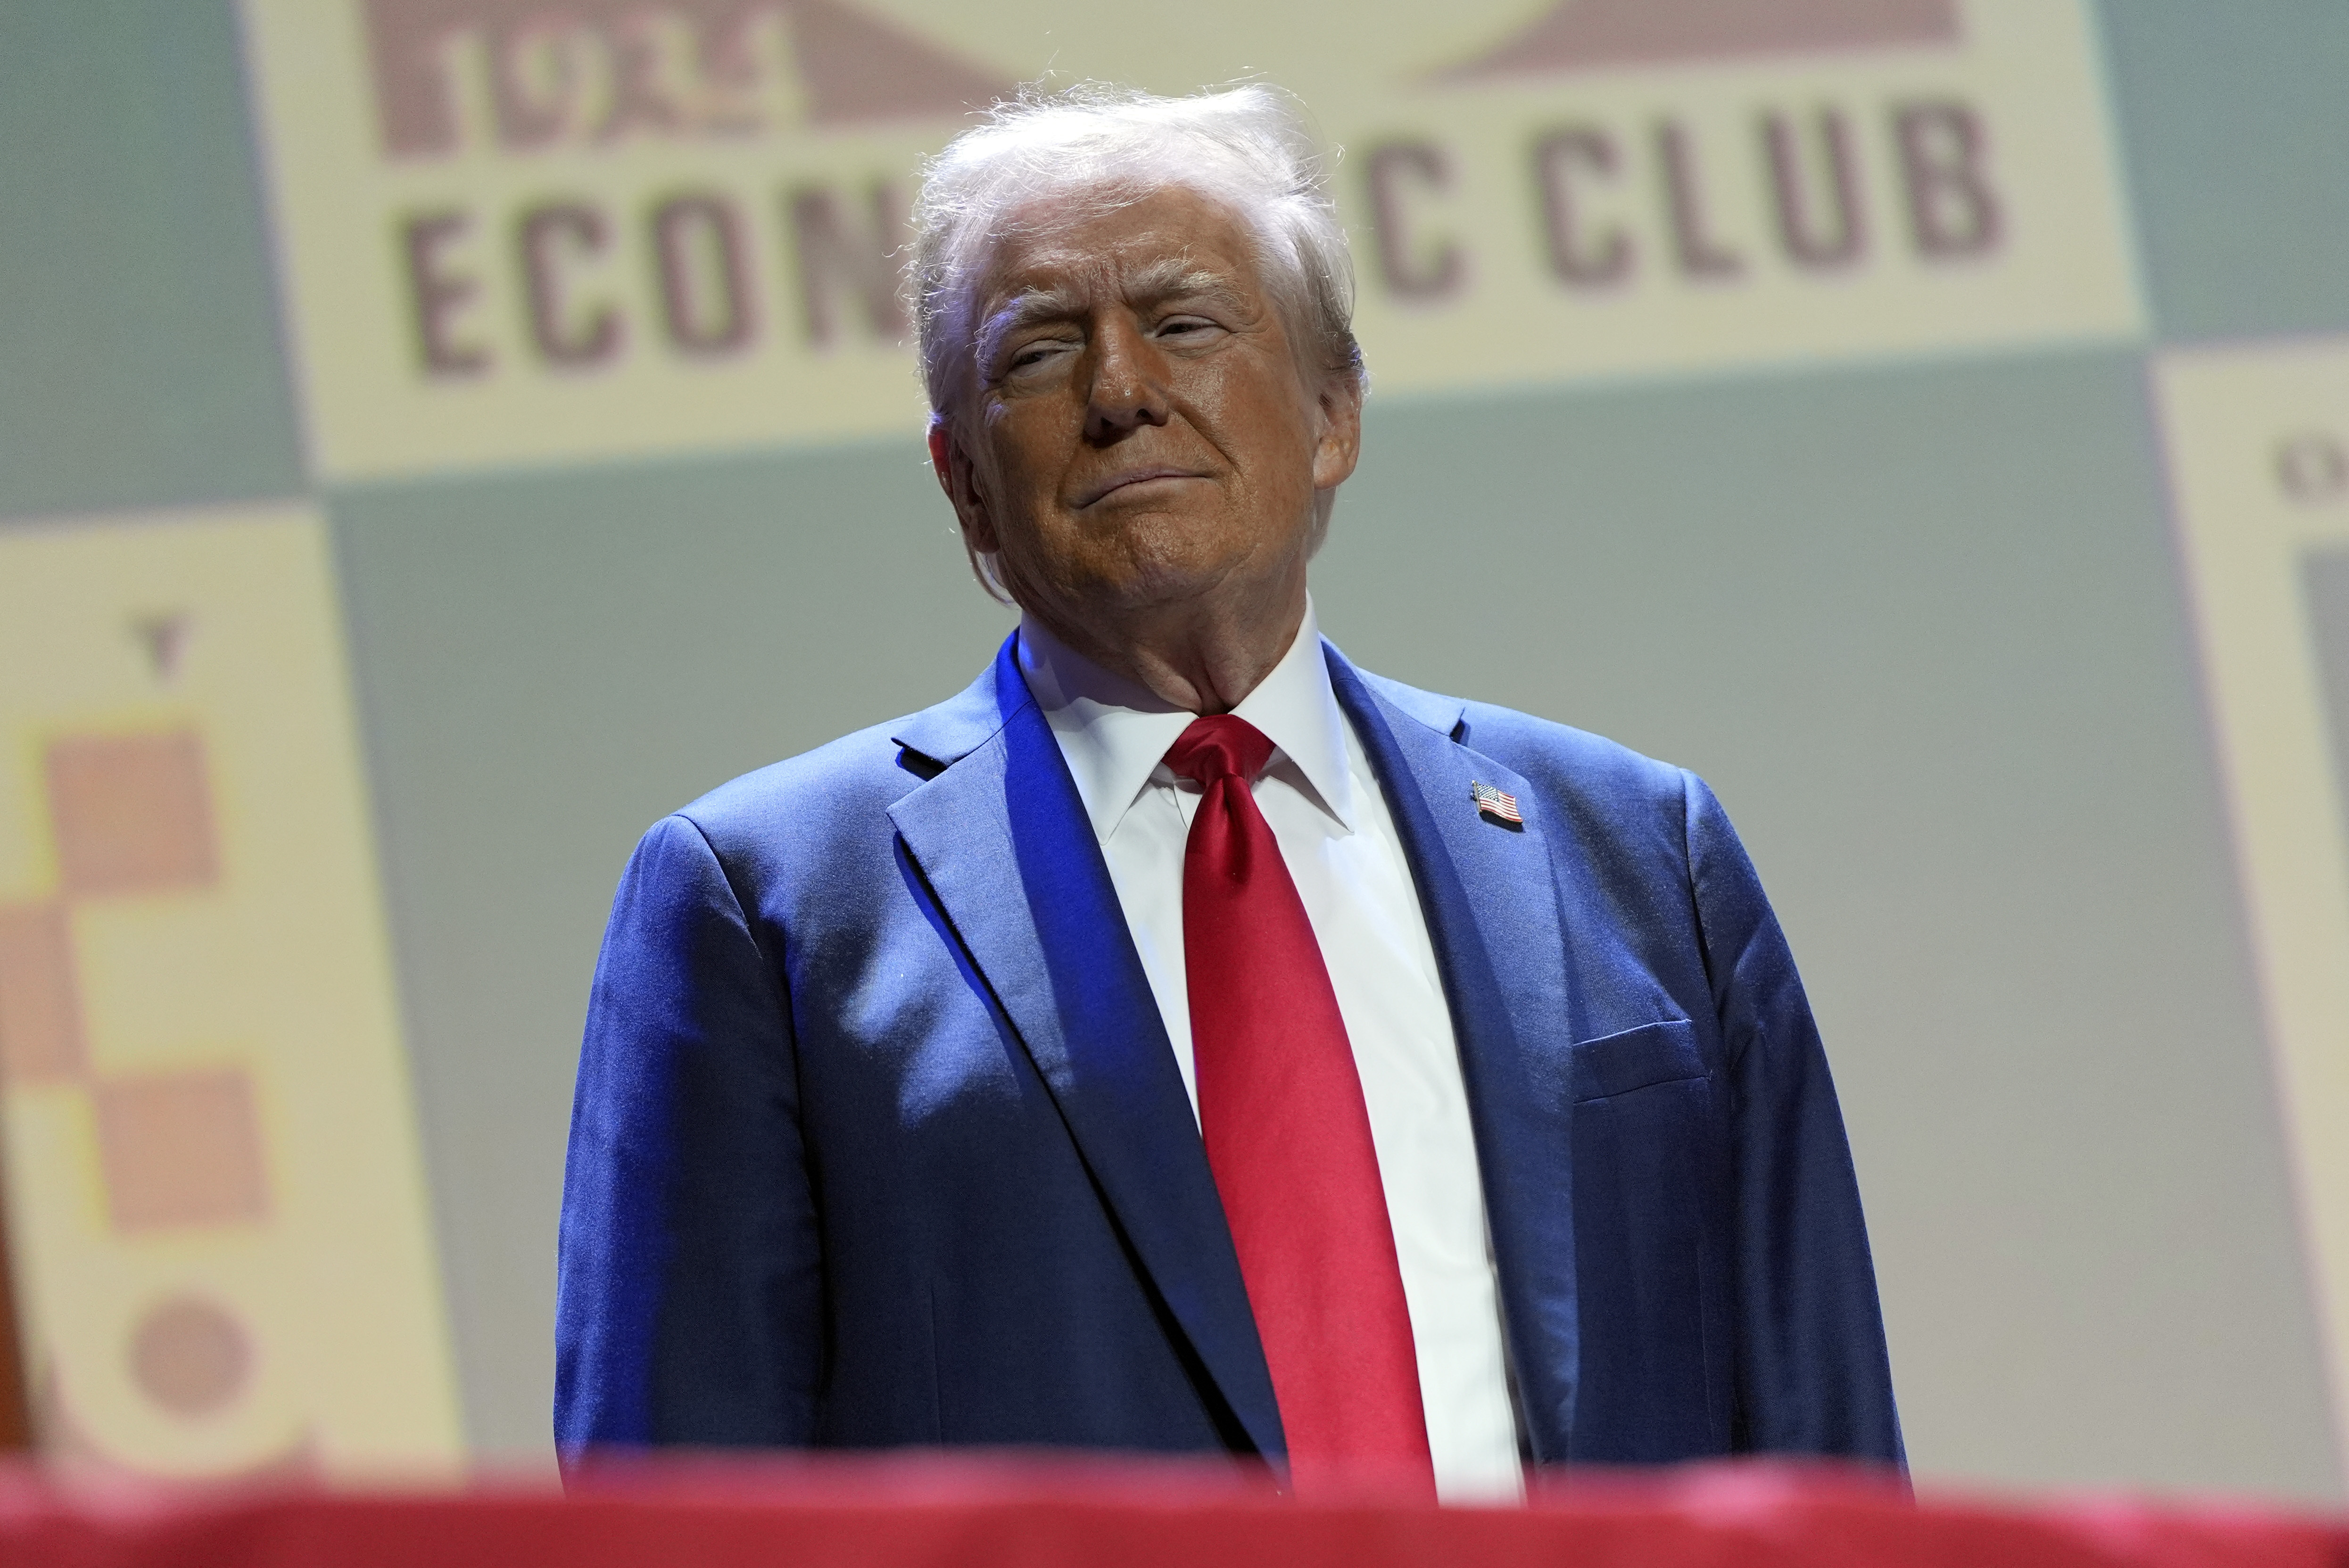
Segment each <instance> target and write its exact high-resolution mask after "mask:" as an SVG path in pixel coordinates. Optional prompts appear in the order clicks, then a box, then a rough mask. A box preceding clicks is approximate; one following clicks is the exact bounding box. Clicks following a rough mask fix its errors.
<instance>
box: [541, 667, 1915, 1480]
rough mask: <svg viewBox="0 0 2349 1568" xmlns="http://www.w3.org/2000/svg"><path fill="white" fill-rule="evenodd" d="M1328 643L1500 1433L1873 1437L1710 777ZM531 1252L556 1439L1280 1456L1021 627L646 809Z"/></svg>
mask: <svg viewBox="0 0 2349 1568" xmlns="http://www.w3.org/2000/svg"><path fill="white" fill-rule="evenodd" d="M1326 653H1327V656H1328V659H1329V665H1330V676H1331V679H1332V681H1333V683H1334V685H1335V687H1336V691H1337V696H1338V701H1339V703H1340V706H1341V707H1343V708H1344V710H1345V712H1346V716H1347V717H1348V718H1349V719H1350V720H1351V721H1352V723H1353V726H1354V728H1355V730H1356V732H1357V734H1359V735H1360V737H1361V741H1362V746H1363V748H1364V750H1365V751H1366V752H1367V753H1368V754H1369V756H1370V758H1371V764H1372V766H1373V767H1374V768H1375V769H1376V770H1377V774H1378V778H1379V780H1380V783H1381V786H1382V787H1383V789H1385V792H1386V795H1387V799H1388V801H1389V803H1390V806H1391V808H1392V813H1393V817H1394V821H1395V826H1396V829H1397V830H1398V831H1399V833H1400V835H1401V837H1402V843H1403V848H1404V851H1405V853H1406V854H1407V855H1408V856H1409V858H1410V861H1411V864H1412V867H1413V872H1414V873H1415V876H1416V878H1417V881H1418V884H1419V892H1420V898H1421V901H1422V903H1423V906H1424V908H1425V911H1426V915H1427V927H1428V934H1429V936H1430V937H1431V939H1432V940H1433V945H1434V949H1435V954H1436V959H1437V963H1438V965H1439V967H1440V970H1441V973H1442V975H1443V980H1444V992H1445V995H1446V996H1447V997H1448V998H1449V1000H1450V1003H1451V1009H1452V1016H1453V1022H1454V1027H1455V1029H1456V1031H1457V1035H1458V1039H1459V1047H1460V1055H1461V1066H1462V1070H1463V1073H1464V1078H1465V1079H1466V1084H1467V1091H1468V1102H1469V1106H1470V1108H1471V1111H1472V1115H1473V1118H1474V1123H1475V1136H1476V1143H1477V1148H1478V1150H1479V1155H1480V1161H1481V1164H1482V1166H1483V1172H1484V1184H1485V1204H1486V1209H1487V1212H1488V1213H1489V1215H1490V1219H1491V1226H1492V1241H1493V1248H1494V1253H1495V1258H1496V1259H1497V1263H1498V1269H1499V1278H1500V1294H1501V1300H1502V1304H1503V1312H1504V1316H1505V1318H1506V1341H1507V1346H1508V1350H1509V1353H1510V1359H1511V1364H1512V1367H1513V1370H1514V1373H1515V1377H1516V1388H1517V1393H1518V1396H1519V1398H1520V1401H1521V1405H1522V1408H1523V1412H1524V1421H1525V1429H1526V1434H1527V1442H1528V1445H1529V1447H1530V1449H1531V1453H1530V1456H1529V1457H1531V1458H1532V1459H1535V1460H1541V1461H1560V1460H1619V1461H1658V1460H1680V1459H1687V1458H1691V1457H1694V1456H1700V1455H1709V1454H1723V1453H1730V1452H1736V1451H1744V1450H1756V1449H1762V1450H1782V1451H1794V1452H1806V1453H1822V1454H1845V1455H1856V1456H1862V1457H1868V1458H1874V1459H1878V1460H1898V1459H1899V1457H1900V1437H1899V1424H1898V1420H1897V1418H1896V1416H1895V1414H1894V1410H1893V1402H1892V1389H1891V1381H1890V1374H1889V1369H1888V1367H1887V1362H1886V1357H1885V1347H1884V1336H1883V1327H1882V1324H1881V1320H1880V1317H1879V1315H1878V1306H1877V1297H1876V1285H1875V1280H1874V1276H1873V1274H1872V1272H1871V1269H1870V1266H1869V1262H1868V1241H1867V1236H1866V1233H1865V1230H1864V1228H1863V1226H1862V1223H1861V1219H1860V1206H1859V1194H1858V1191H1857V1187H1856V1185H1855V1183H1854V1181H1853V1178H1852V1170H1851V1161H1850V1157H1849V1154H1848V1151H1847V1146H1846V1143H1845V1139H1844V1130H1843V1124H1842V1120H1841V1118H1840V1115H1839V1113H1838V1112H1837V1107H1836V1099H1835V1091H1834V1088H1833V1087H1832V1086H1831V1084H1830V1083H1829V1081H1828V1077H1827V1066H1826V1058H1825V1057H1824V1056H1823V1055H1822V1054H1821V1051H1820V1047H1819V1041H1818V1036H1817V1033H1816V1029H1815V1028H1814V1027H1813V1025H1812V1022H1811V1015H1810V1010H1809V1007H1808V1006H1807V1005H1806V1002H1805V1000H1804V996H1803V991H1802V985H1801V983H1800V981H1799V980H1798V979H1797V978H1796V975H1795V965H1794V963H1793V960H1792V958H1791V957H1790V956H1789V954H1788V953H1787V951H1786V946H1785V941H1784V939H1783V938H1782V937H1781V936H1780V934H1779V931H1778V926H1777V923H1776V922H1775V919H1774V918H1773V917H1772V915H1771V913H1770V909H1769V906H1768V904H1767V903H1764V899H1763V896H1762V890H1761V887H1760V886H1759V884H1758V883H1757V882H1755V880H1754V871H1753V868H1752V866H1751V864H1750V863H1749V862H1748V861H1747V859H1746V857H1745V854H1744V850H1743V849H1742V848H1741V847H1740V846H1739V844H1738V841H1737V839H1736V836H1735V835H1734V834H1733V832H1732V831H1731V829H1730V826H1729V822H1728V820H1727V819H1726V818H1725V817H1724V816H1723V814H1722V810H1721V808H1720V806H1719V805H1718V804H1717V803H1716V802H1715V801H1714V799H1713V795H1712V793H1711V792H1710V791H1709V790H1707V789H1706V788H1705V787H1704V785H1703V784H1702V782H1701V781H1700V780H1699V779H1696V778H1695V777H1694V776H1693V775H1691V774H1689V773H1685V772H1683V771H1682V770H1681V769H1676V768H1671V767H1668V766H1665V765H1663V764H1661V763H1657V762H1653V761H1650V760H1649V759H1647V758H1642V757H1640V756H1638V755H1636V754H1634V753H1632V752H1630V751H1627V750H1625V749H1624V748H1621V747H1619V746H1615V745H1613V744H1611V743H1609V742H1608V741H1605V740H1601V739H1599V738H1597V737H1594V736H1590V735H1587V734H1584V733H1582V732H1580V731H1578V730H1573V729H1568V728H1566V727H1562V726H1559V725H1555V724H1549V723H1545V722H1543V721H1541V720H1538V719H1535V718H1530V717H1526V716H1525V715H1523V714H1518V713H1513V712H1510V711H1508V710H1506V709H1503V708H1496V707H1486V706H1484V705H1481V704H1475V703H1463V702H1460V701H1458V700H1456V699H1454V698H1449V697H1440V696H1431V695H1430V694H1428V693H1425V692H1421V691H1415V690H1413V689H1412V688H1410V687H1408V686H1399V685H1397V684H1395V683H1393V682H1391V681H1386V680H1381V679H1380V678H1378V677H1377V676H1370V675H1366V674H1363V673H1361V672H1360V671H1358V670H1356V669H1355V668H1354V667H1353V665H1350V664H1349V663H1348V662H1347V661H1346V660H1345V658H1344V657H1343V656H1341V655H1340V654H1339V653H1338V651H1337V650H1336V649H1335V648H1334V647H1330V648H1326ZM1472 781H1482V782H1484V783H1487V784H1492V785H1496V786H1498V787H1499V788H1501V789H1506V790H1508V791H1509V792H1511V793H1512V794H1514V795H1516V798H1517V799H1518V800H1519V801H1520V802H1521V804H1522V807H1523V810H1524V815H1525V825H1524V827H1523V830H1513V829H1510V828H1508V827H1506V826H1502V825H1500V824H1496V823H1495V822H1492V821H1489V820H1485V818H1483V817H1481V816H1480V815H1479V814H1478V813H1477V811H1476V810H1475V808H1474V807H1473V805H1472V804H1471V801H1470V793H1469V786H1470V784H1471V782H1472ZM561 1251H562V1259H561V1280H560V1287H559V1302H558V1306H557V1311H556V1317H557V1328H556V1336H557V1346H558V1358H557V1374H556V1392H555V1432H556V1436H557V1439H558V1440H559V1442H560V1444H561V1445H562V1447H563V1449H564V1452H565V1453H566V1454H569V1455H576V1454H577V1453H578V1452H580V1451H581V1450H582V1449H585V1448H587V1447H589V1446H594V1445H606V1444H620V1445H628V1444H648V1443H682V1444H730V1445H731V1444H755V1445H778V1446H789V1447H803V1446H822V1447H874V1446H886V1445H896V1444H937V1443H944V1444H1015V1445H1051V1446H1081V1447H1086V1448H1107V1449H1159V1450H1197V1449H1210V1450H1213V1449H1225V1450H1236V1451H1240V1452H1247V1451H1249V1450H1254V1451H1256V1452H1259V1453H1261V1454H1264V1455H1266V1456H1268V1457H1272V1458H1275V1459H1276V1460H1277V1459H1278V1457H1279V1456H1280V1455H1281V1454H1282V1453H1283V1451H1284V1449H1283V1443H1282V1438H1281V1429H1280V1415H1279V1411H1278V1408H1277V1407H1276V1405H1275V1403H1274V1399H1273V1392H1272V1384H1271V1380H1270V1378H1269V1377H1268V1375H1267V1373H1266V1370H1265V1362H1264V1353H1263V1350H1262V1348H1261V1347H1260V1346H1259V1345H1258V1343H1257V1334H1256V1326H1255V1323H1254V1320H1253V1318H1252V1317H1251V1316H1250V1314H1249V1310H1248V1304H1247V1295H1246V1293H1245V1291H1244V1289H1243V1287H1242V1285H1241V1281H1240V1272H1239V1266H1238V1264H1237V1260H1236V1258H1235V1256H1234V1254H1233V1250H1232V1243H1231V1238H1230V1235H1229V1233H1228V1232H1227V1231H1226V1227H1225V1223H1224V1216H1223V1210H1222V1207H1221V1204H1220V1203H1219V1202H1218V1201H1217V1199H1216V1189H1215V1185H1214V1182H1213V1180H1212V1179H1211V1177H1210V1176H1209V1173H1208V1170H1207V1162H1206V1155H1205V1152H1204V1150H1203V1149H1202V1146H1201V1143H1200V1140H1199V1135H1198V1131H1197V1129H1196V1124H1195V1121H1194V1119H1193V1117H1192V1114H1191V1111H1190V1109H1189V1105H1188V1102H1187V1100H1186V1099H1185V1093H1184V1089H1183V1085H1182V1080H1181V1078H1179V1076H1178V1075H1177V1072H1176V1069H1175V1064H1174V1053H1173V1051H1172V1050H1171V1049H1170V1048H1169V1046H1168V1043H1167V1037H1166V1033H1165V1029H1164V1025H1163V1024H1162V1022H1161V1021H1160V1018H1159V1015H1158V1009H1157V1006H1156V1005H1155V1004H1154V1001H1153V999H1152V995H1151V992H1150V987H1149V984H1148V982H1147V981H1146V980H1145V979H1144V977H1143V969H1142V965H1141V961H1140V960H1139V958H1138V957H1137V956H1136V955H1135V953H1134V948H1133V942H1132V940H1131V938H1130V937H1129V936H1128V934H1127V933H1126V927H1125V922H1124V918H1123V914H1122V913H1120V910H1119V907H1118V903H1117V898H1116V894H1115V892H1113V890H1112V886H1111V883H1110V880H1109V873H1108V871H1107V868H1106V867H1105V865H1104V863H1103V861H1102V856H1101V851H1100V849H1099V846H1098V845H1097V843H1096V841H1095V840H1094V838H1093V834H1092V830H1091V827H1090V825H1089V824H1088V822H1087V820H1086V817H1085V814H1084V811H1083V810H1082V808H1081V805H1080V803H1079V799H1078V796H1077V792H1076V788H1075V786H1074V784H1073V783H1072V782H1071V779H1070V777H1069V774H1068V771H1067V768H1066V766H1065V764H1064V763H1063V762H1062V760H1061V752H1060V748H1059V747H1058V746H1057V745H1056V744H1055V742H1054V741H1053V738H1052V736H1051V732H1050V729H1049V728H1048V727H1047V726H1046V724H1045V722H1044V718H1043V716H1042V715H1041V713H1040V711H1039V710H1038V709H1037V707H1036V706H1035V704H1034V702H1033V701H1032V700H1031V699H1030V696H1029V693H1028V690H1027V686H1026V685H1025V683H1024V682H1023V681H1022V680H1021V679H1020V676H1019V670H1018V667H1017V665H1016V664H1015V662H1014V659H1013V649H1012V645H1011V644H1010V643H1009V642H1008V641H1007V642H1006V644H1005V645H1004V648H1003V651H1002V653H1001V654H1000V655H999V656H998V658H997V659H996V662H995V665H994V666H993V668H992V669H990V670H989V671H988V673H987V674H986V675H985V676H981V677H980V679H979V680H978V682H977V683H976V684H975V685H973V686H971V687H970V688H969V689H968V690H967V691H965V692H964V693H963V694H962V695H961V696H957V697H956V698H954V699H953V700H952V701H949V702H947V703H945V704H943V705H941V706H939V707H934V708H931V709H929V710H927V711H926V712H924V713H920V714H917V715H916V716H914V717H912V718H910V719H907V720H905V722H903V723H900V724H897V725H895V726H890V727H883V728H879V729H873V730H868V731H865V732H864V733H863V734H859V735H854V736H850V737H848V738H846V739H843V740H840V741H837V742H835V743H833V745H831V746H827V747H825V748H823V749H822V750H819V751H815V752H812V753H809V754H808V755H806V756H803V757H799V758H792V760H790V761H786V762H781V763H777V764H775V765H774V766H773V767H771V768H767V769H761V771H759V772H756V773H752V774H750V775H748V776H747V777H745V778H742V779H736V780H735V781H734V782H732V783H730V784H728V785H726V786H725V787H723V788H722V789H718V790H715V791H714V792H712V793H711V794H709V795H707V796H705V797H703V798H702V799H700V800H698V801H697V802H695V803H694V804H693V805H691V806H689V807H688V808H686V809H685V810H683V811H680V812H678V814H677V815H675V816H672V817H669V818H667V819H666V820H663V821H662V822H660V823H659V824H658V825H657V826H656V827H655V828H654V829H653V830H651V831H650V832H649V833H647V835H646V837H645V839H644V841H643V843H642V844H641V845H640V846H639V847H638V849H637V851H636V855H635V858H634V859H633V860H632V861H630V862H629V865H628V869H627V872H626V877H625V879H624V880H623V881H622V882H621V885H620V890H619V895H618V899H617V902H616V905H615V907H614V910H613V913H612V923H611V927H610V930H609V933H608V934H607V935H606V936H605V945H604V952H603V956H602V960H601V962H600V964H599V965H598V967H597V970H596V975H595V991H594V995H593V999H592V1001H591V1002H590V1005H589V1011H588V1019H587V1031H586V1044H585V1051H584V1053H583V1055H582V1057H581V1061H580V1068H579V1083H578V1094H577V1099H576V1102H575V1105H574V1109H573V1114H572V1130H571V1150H570V1166H569V1171H568V1176H567V1179H566V1182H565V1186H564V1203H563V1225H562V1242H561Z"/></svg>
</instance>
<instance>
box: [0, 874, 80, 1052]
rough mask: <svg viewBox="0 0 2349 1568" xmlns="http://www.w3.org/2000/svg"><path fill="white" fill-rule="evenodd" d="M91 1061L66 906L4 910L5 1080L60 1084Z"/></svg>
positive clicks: (1, 1045)
mask: <svg viewBox="0 0 2349 1568" xmlns="http://www.w3.org/2000/svg"><path fill="white" fill-rule="evenodd" d="M87 1063H88V1053H87V1052H86V1051H85V1050H84V1049H83V1046H82V1028H81V999H80V996H79V995H78V994H77V992H76V990H75V987H74V962H73V934H72V933H71V931H69V930H68V929H67V924H66V909H65V905H64V904H62V903H20V904H14V905H11V906H8V907H6V908H0V1079H5V1080H6V1081H7V1082H8V1083H10V1084H12V1085H16V1086H20V1087H21V1086H23V1085H27V1084H36V1083H54V1082H57V1080H59V1079H65V1078H78V1077H80V1076H81V1073H82V1071H83V1069H84V1068H85V1066H86V1065H87Z"/></svg>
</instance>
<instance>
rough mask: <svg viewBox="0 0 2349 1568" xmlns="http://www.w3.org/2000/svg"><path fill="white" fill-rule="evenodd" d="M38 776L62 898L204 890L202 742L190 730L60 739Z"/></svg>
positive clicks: (206, 830)
mask: <svg viewBox="0 0 2349 1568" xmlns="http://www.w3.org/2000/svg"><path fill="white" fill-rule="evenodd" d="M48 772H49V817H50V821H51V823H52V825H53V826H54V828H55V830H56V832H57V863H58V870H59V872H60V878H61V880H62V881H63V882H64V884H65V891H66V892H67V895H68V896H82V897H87V896H90V895H99V894H106V893H140V892H169V891H172V890H174V889H181V888H200V887H209V886H211V885H212V882H213V881H214V880H215V879H216V878H217V877H218V876H219V874H220V866H219V858H218V856H217V854H216V853H215V852H214V850H213V845H212V795H211V791H210V790H209V789H206V787H205V784H204V746H203V742H202V740H201V739H199V738H197V737H196V736H195V735H194V734H193V733H192V732H189V731H184V730H183V731H180V732H178V733H175V734H170V735H127V736H98V737H84V738H78V739H73V740H60V741H58V742H57V744H56V745H54V746H52V747H50V748H49V756H48Z"/></svg>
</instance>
